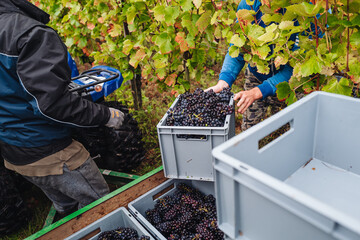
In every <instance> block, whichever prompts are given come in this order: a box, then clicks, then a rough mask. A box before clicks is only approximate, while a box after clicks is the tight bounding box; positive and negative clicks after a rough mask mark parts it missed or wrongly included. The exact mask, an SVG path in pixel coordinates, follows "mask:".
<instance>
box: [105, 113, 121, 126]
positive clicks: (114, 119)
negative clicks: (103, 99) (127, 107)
mask: <svg viewBox="0 0 360 240" xmlns="http://www.w3.org/2000/svg"><path fill="white" fill-rule="evenodd" d="M109 111H110V119H109V121H108V122H107V123H106V124H105V126H106V127H111V128H115V129H119V128H120V127H121V125H122V124H123V122H124V113H123V112H121V111H120V110H118V109H115V108H109Z"/></svg>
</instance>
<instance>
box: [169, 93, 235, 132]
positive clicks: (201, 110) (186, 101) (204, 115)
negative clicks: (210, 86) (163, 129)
mask: <svg viewBox="0 0 360 240" xmlns="http://www.w3.org/2000/svg"><path fill="white" fill-rule="evenodd" d="M230 90H231V89H230V88H224V89H223V90H222V91H221V92H220V93H218V94H216V93H215V92H214V91H213V90H210V91H207V92H204V91H203V90H202V89H200V88H197V89H196V90H195V91H194V93H189V92H186V93H184V94H181V95H180V96H179V100H178V102H177V104H176V106H175V107H174V108H170V109H169V110H168V112H167V114H168V118H167V119H166V125H167V126H197V127H222V126H224V122H225V118H226V115H229V114H232V113H233V112H234V108H233V106H229V102H230V98H231V96H232V95H233V93H232V92H231V91H230Z"/></svg>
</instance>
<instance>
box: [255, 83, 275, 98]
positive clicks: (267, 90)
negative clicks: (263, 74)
mask: <svg viewBox="0 0 360 240" xmlns="http://www.w3.org/2000/svg"><path fill="white" fill-rule="evenodd" d="M257 87H258V88H259V89H260V91H261V93H262V95H263V97H262V99H265V98H267V97H268V96H273V95H274V90H273V88H272V86H271V85H270V83H268V82H263V83H262V84H260V85H259V86H257Z"/></svg>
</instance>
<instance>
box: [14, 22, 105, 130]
mask: <svg viewBox="0 0 360 240" xmlns="http://www.w3.org/2000/svg"><path fill="white" fill-rule="evenodd" d="M17 46H18V51H19V58H18V63H17V73H18V77H19V80H20V81H21V84H22V86H23V87H24V88H25V90H26V91H27V92H28V93H29V94H30V95H31V97H32V98H34V99H35V100H36V105H37V106H35V108H37V109H34V111H35V112H36V111H38V112H39V114H41V115H42V116H43V117H45V118H48V119H51V120H52V121H56V122H58V123H63V124H70V125H73V126H78V127H92V126H98V125H104V124H106V122H107V121H108V119H109V118H110V112H109V109H108V108H107V107H106V106H103V105H100V104H95V103H93V102H91V101H88V100H85V99H82V98H81V97H80V96H78V95H75V94H72V93H70V92H69V90H68V84H69V83H70V81H71V71H70V67H69V65H68V62H67V50H66V46H65V45H64V44H63V42H62V40H61V39H60V37H59V35H58V34H57V33H56V32H55V31H54V30H53V29H52V28H50V27H47V26H37V27H34V28H33V29H31V30H30V31H28V32H27V33H26V34H24V35H23V36H22V37H21V38H20V39H19V41H18V44H17Z"/></svg>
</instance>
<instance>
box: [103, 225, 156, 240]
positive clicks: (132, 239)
mask: <svg viewBox="0 0 360 240" xmlns="http://www.w3.org/2000/svg"><path fill="white" fill-rule="evenodd" d="M98 240H150V237H149V236H144V235H141V236H140V237H139V235H138V233H137V231H136V230H135V229H132V228H128V227H119V228H117V229H115V230H111V231H105V232H102V233H100V235H99V237H98Z"/></svg>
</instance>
